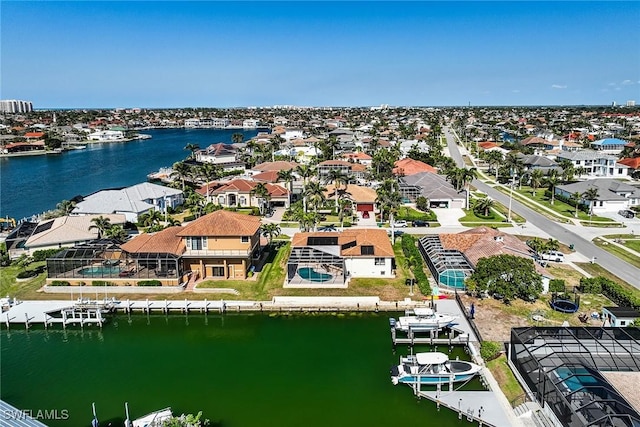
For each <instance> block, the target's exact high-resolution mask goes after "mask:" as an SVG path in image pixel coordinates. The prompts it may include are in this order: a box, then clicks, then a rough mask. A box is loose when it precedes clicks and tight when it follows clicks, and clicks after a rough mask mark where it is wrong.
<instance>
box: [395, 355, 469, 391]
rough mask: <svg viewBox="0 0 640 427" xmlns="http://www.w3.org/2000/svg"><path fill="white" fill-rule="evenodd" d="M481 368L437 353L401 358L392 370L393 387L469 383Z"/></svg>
mask: <svg viewBox="0 0 640 427" xmlns="http://www.w3.org/2000/svg"><path fill="white" fill-rule="evenodd" d="M481 369H482V367H481V366H479V365H476V364H475V363H472V362H466V361H463V360H458V359H456V360H449V356H448V355H446V354H444V353H440V352H437V351H433V352H428V353H416V354H415V355H409V356H401V357H400V364H399V365H398V366H394V367H392V368H391V382H392V383H393V385H397V384H398V383H403V384H417V383H420V384H426V385H435V384H448V383H457V382H462V381H467V380H469V379H471V378H473V377H474V376H475V375H477V374H478V372H480V370H481Z"/></svg>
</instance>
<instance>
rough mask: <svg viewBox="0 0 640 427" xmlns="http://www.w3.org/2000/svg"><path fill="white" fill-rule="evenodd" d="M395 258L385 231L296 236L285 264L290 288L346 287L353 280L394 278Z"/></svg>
mask: <svg viewBox="0 0 640 427" xmlns="http://www.w3.org/2000/svg"><path fill="white" fill-rule="evenodd" d="M395 268H396V266H395V257H394V253H393V248H392V247H391V242H390V241H389V237H388V236H387V233H386V231H385V230H382V229H378V228H362V229H357V230H356V229H350V230H344V231H341V232H338V231H335V232H332V231H329V232H311V233H296V234H294V236H293V238H292V243H291V255H290V256H289V260H288V262H287V281H286V284H285V286H289V287H347V285H348V281H349V279H350V278H352V277H382V278H393V277H395Z"/></svg>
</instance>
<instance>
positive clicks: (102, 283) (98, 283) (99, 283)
mask: <svg viewBox="0 0 640 427" xmlns="http://www.w3.org/2000/svg"><path fill="white" fill-rule="evenodd" d="M115 285H116V284H115V283H113V282H109V281H108V280H94V281H93V282H91V286H115Z"/></svg>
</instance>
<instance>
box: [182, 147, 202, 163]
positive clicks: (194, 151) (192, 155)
mask: <svg viewBox="0 0 640 427" xmlns="http://www.w3.org/2000/svg"><path fill="white" fill-rule="evenodd" d="M184 149H185V150H189V151H191V154H189V158H190V159H195V158H196V151H198V150H199V149H200V146H199V145H198V144H192V143H188V144H187V145H185V147H184Z"/></svg>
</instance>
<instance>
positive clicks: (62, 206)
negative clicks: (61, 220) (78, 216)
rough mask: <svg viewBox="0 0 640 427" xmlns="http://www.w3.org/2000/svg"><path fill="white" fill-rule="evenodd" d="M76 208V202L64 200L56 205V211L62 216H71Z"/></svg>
mask: <svg viewBox="0 0 640 427" xmlns="http://www.w3.org/2000/svg"><path fill="white" fill-rule="evenodd" d="M75 207H76V202H72V201H71V200H62V201H61V202H60V203H58V204H57V205H56V209H57V210H58V211H59V212H60V213H61V214H62V215H69V214H70V213H71V212H72V211H73V209H74V208H75Z"/></svg>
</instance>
